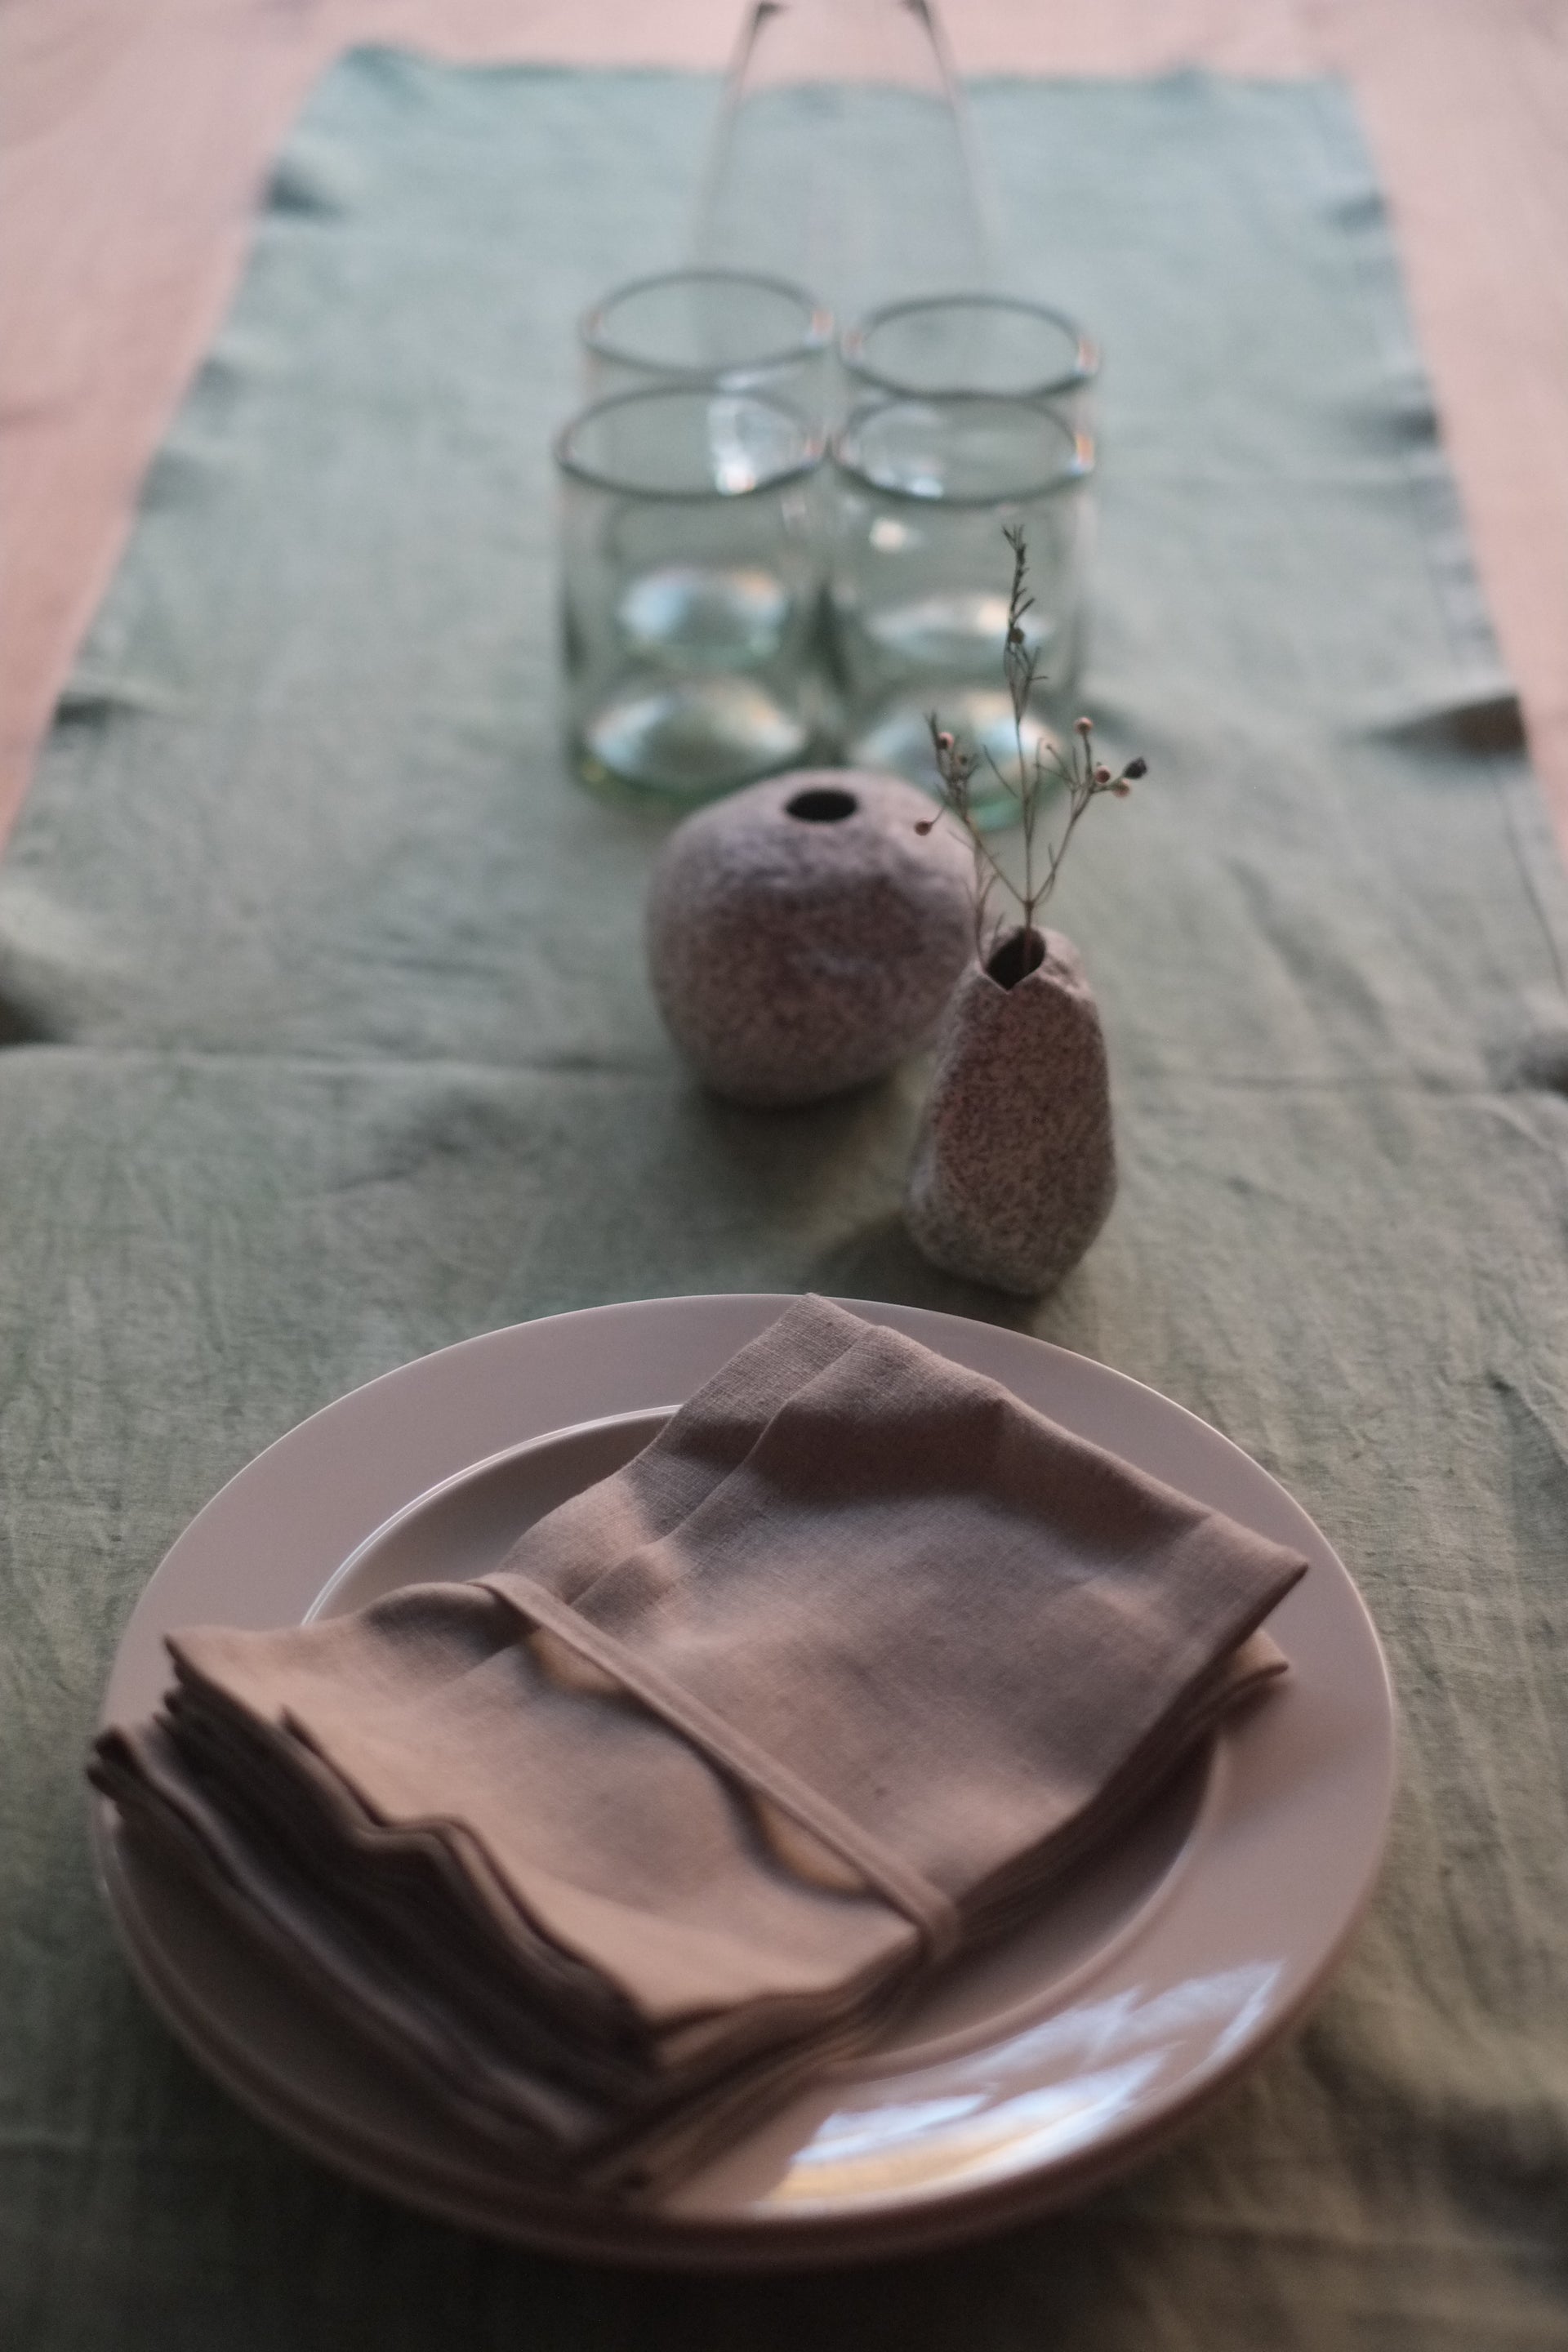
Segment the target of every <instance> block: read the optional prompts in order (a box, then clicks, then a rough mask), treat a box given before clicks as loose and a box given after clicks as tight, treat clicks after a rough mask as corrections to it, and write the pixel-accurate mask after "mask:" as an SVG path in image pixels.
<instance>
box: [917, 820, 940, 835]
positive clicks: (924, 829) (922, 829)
mask: <svg viewBox="0 0 1568 2352" xmlns="http://www.w3.org/2000/svg"><path fill="white" fill-rule="evenodd" d="M934 824H936V819H935V817H934V816H927V817H922V818H921V822H920V823H919V824H917V825H916V827H915V831H916V832H917V833H918V834H921V835H925V834H928V833H930V832H931V828H932V826H933V825H934Z"/></svg>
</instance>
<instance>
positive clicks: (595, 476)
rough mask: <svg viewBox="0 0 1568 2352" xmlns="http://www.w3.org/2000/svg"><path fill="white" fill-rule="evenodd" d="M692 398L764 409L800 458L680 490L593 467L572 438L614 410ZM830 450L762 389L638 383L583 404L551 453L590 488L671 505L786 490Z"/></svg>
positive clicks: (566, 471) (709, 403)
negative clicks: (728, 481)
mask: <svg viewBox="0 0 1568 2352" xmlns="http://www.w3.org/2000/svg"><path fill="white" fill-rule="evenodd" d="M692 401H700V402H701V403H702V404H703V405H704V406H705V407H711V406H712V405H713V404H714V403H715V402H717V401H729V402H731V403H733V404H736V405H740V406H744V407H746V408H750V409H753V410H760V411H762V412H763V413H764V414H765V415H768V416H770V417H776V418H779V419H781V420H782V421H783V422H784V424H786V425H788V426H789V428H790V430H791V432H792V434H793V435H794V436H795V441H796V443H797V444H798V446H799V448H800V453H801V454H800V456H799V457H798V458H797V459H796V460H795V462H794V463H793V464H791V465H787V466H781V467H778V468H777V469H776V470H775V471H774V472H772V473H769V474H766V475H764V476H763V477H762V478H761V479H760V480H757V481H753V482H747V483H744V484H742V485H739V486H737V487H736V488H726V487H725V486H724V485H723V484H722V483H720V482H707V483H699V484H694V485H693V486H691V487H690V488H671V487H668V486H667V485H664V484H661V483H657V482H649V481H646V480H639V479H638V478H637V477H636V475H633V474H626V473H622V472H619V471H617V470H614V469H612V468H610V467H605V466H596V465H594V464H593V463H591V462H590V461H589V460H588V459H587V458H586V457H584V456H583V455H582V454H581V452H580V451H577V450H574V446H573V443H574V439H575V438H576V437H577V436H580V435H581V434H582V433H583V432H584V430H585V428H586V427H588V426H590V425H594V424H595V423H597V422H598V420H599V419H600V418H602V417H604V416H605V415H608V414H609V413H610V412H611V411H613V410H618V409H627V408H634V407H644V408H648V409H651V408H653V407H655V406H656V405H660V404H667V405H669V406H671V407H673V406H674V405H675V404H678V403H680V404H689V403H690V402H692ZM552 454H553V456H554V459H555V463H556V466H557V467H558V469H559V470H560V471H561V472H562V473H563V474H564V475H566V476H567V477H568V478H569V479H570V480H572V481H575V482H582V483H584V485H585V486H586V487H587V488H589V489H595V490H610V491H613V492H615V493H616V495H617V496H619V497H622V498H636V499H667V500H668V501H669V502H670V503H671V504H674V505H680V506H705V505H708V504H709V503H710V502H711V503H718V502H719V501H721V500H724V501H730V500H733V499H748V498H759V497H763V496H765V495H766V493H767V492H769V491H770V490H777V489H782V488H784V486H785V484H786V483H789V482H797V481H801V480H804V479H805V477H806V476H807V475H808V474H814V473H815V472H816V469H817V467H819V466H820V465H821V463H822V460H823V457H824V456H825V455H826V438H825V436H823V434H821V433H820V432H818V431H817V430H816V429H815V428H814V427H813V426H811V425H807V424H806V423H805V420H804V419H803V418H802V417H800V416H798V415H796V414H795V410H794V409H792V408H786V407H785V406H784V404H783V402H782V401H777V400H768V399H766V398H764V396H763V394H761V393H755V392H725V391H724V390H722V389H721V388H720V387H718V386H715V385H704V384H688V383H680V384H652V385H647V386H640V385H639V386H636V387H634V388H633V390H631V391H630V392H614V393H611V394H609V395H608V396H607V397H606V398H605V399H604V400H595V401H591V402H590V403H589V404H588V406H587V407H586V408H580V409H579V410H578V411H577V414H576V415H574V416H572V417H569V418H568V419H567V421H566V423H565V424H564V425H563V426H562V427H561V430H560V431H559V433H557V435H556V436H555V439H554V442H553V444H552Z"/></svg>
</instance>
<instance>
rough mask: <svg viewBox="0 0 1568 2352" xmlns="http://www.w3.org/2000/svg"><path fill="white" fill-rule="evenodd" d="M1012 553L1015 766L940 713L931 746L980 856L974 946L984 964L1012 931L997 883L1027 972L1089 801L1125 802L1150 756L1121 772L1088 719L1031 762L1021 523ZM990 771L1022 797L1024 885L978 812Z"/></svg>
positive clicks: (1045, 744)
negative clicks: (1043, 820)
mask: <svg viewBox="0 0 1568 2352" xmlns="http://www.w3.org/2000/svg"><path fill="white" fill-rule="evenodd" d="M1004 535H1005V539H1006V541H1007V544H1008V546H1009V547H1010V548H1011V549H1012V551H1013V584H1012V588H1011V591H1010V593H1009V595H1008V599H1007V630H1006V635H1005V638H1004V640H1003V646H1002V675H1003V677H1004V678H1005V682H1006V687H1007V694H1008V698H1009V700H1010V702H1011V704H1012V709H1013V743H1014V751H1015V758H1016V770H1015V773H1014V775H1012V776H1008V775H1007V774H1005V772H1004V771H1003V769H1002V768H1001V767H1000V766H999V765H998V763H997V761H995V760H994V758H993V756H992V754H991V751H990V750H989V749H988V748H987V747H984V746H983V747H982V749H981V751H979V752H978V753H976V752H973V751H966V750H965V749H964V748H963V745H962V744H960V743H959V742H958V741H957V740H956V739H955V738H954V737H953V736H952V734H950V733H949V732H948V731H947V730H946V729H944V728H943V727H942V724H941V722H940V720H939V719H938V718H937V715H936V713H935V711H932V712H931V720H930V724H931V751H932V753H933V755H934V757H935V761H936V772H937V775H938V777H939V778H940V780H941V783H942V806H943V808H944V809H945V810H946V811H947V813H948V814H949V815H950V816H952V817H954V818H955V819H956V820H957V822H958V823H959V824H961V825H962V826H963V830H964V832H965V833H966V834H967V835H968V837H969V843H970V848H971V851H972V853H973V860H974V952H975V955H976V957H977V958H978V960H979V961H980V962H981V963H982V964H985V963H988V962H989V961H991V958H992V957H993V956H994V954H995V952H996V950H997V948H998V946H999V945H1000V943H1001V940H1002V939H1003V937H1004V936H1005V934H1004V932H1003V930H1002V929H1001V926H1000V924H998V925H997V926H996V928H995V929H994V930H988V929H987V926H988V922H989V910H990V907H991V900H992V895H993V893H994V891H995V890H996V889H997V888H998V887H1000V888H1001V889H1003V890H1004V891H1005V893H1006V894H1007V896H1008V897H1009V898H1012V899H1013V901H1014V902H1015V904H1016V907H1017V908H1018V913H1019V917H1020V919H1021V926H1022V936H1021V938H1020V940H1019V966H1020V976H1021V975H1022V972H1023V971H1025V970H1026V969H1027V965H1028V948H1029V940H1030V937H1031V935H1032V934H1033V933H1034V931H1035V930H1036V929H1037V920H1036V919H1037V916H1039V915H1040V914H1042V913H1043V911H1044V909H1045V908H1046V906H1047V902H1048V901H1049V898H1050V896H1051V893H1052V891H1053V890H1054V889H1055V888H1056V886H1057V877H1058V875H1059V873H1060V872H1061V868H1062V862H1063V860H1064V858H1065V857H1066V856H1067V852H1068V843H1069V842H1070V841H1071V839H1072V837H1073V835H1074V833H1075V832H1076V831H1077V830H1078V825H1079V820H1080V819H1081V817H1082V816H1083V814H1084V812H1085V811H1086V809H1087V808H1088V807H1089V803H1090V802H1091V801H1095V800H1099V799H1100V796H1101V795H1102V794H1103V793H1114V794H1115V796H1116V798H1117V799H1118V800H1124V799H1125V798H1126V796H1127V794H1128V793H1130V792H1131V789H1132V785H1133V783H1134V782H1135V781H1136V779H1137V778H1138V777H1140V776H1142V775H1146V774H1147V773H1148V761H1145V760H1142V759H1137V760H1129V761H1127V763H1126V765H1125V766H1124V767H1123V768H1122V769H1121V770H1120V772H1118V773H1116V774H1114V775H1113V774H1112V773H1111V771H1110V768H1108V767H1107V766H1106V765H1105V764H1104V763H1103V761H1100V760H1099V759H1098V758H1097V757H1096V754H1095V750H1094V729H1093V726H1092V724H1091V722H1090V721H1089V719H1079V720H1078V721H1077V722H1076V724H1075V726H1074V728H1073V732H1072V740H1071V741H1070V743H1069V745H1068V750H1067V752H1066V754H1065V755H1064V754H1063V751H1062V750H1061V747H1060V746H1059V745H1058V743H1056V742H1055V741H1053V740H1051V739H1050V738H1049V737H1046V738H1044V739H1043V740H1041V741H1039V742H1038V743H1037V745H1036V747H1035V753H1034V757H1033V759H1032V760H1031V759H1030V758H1029V756H1028V753H1027V751H1026V745H1025V736H1024V730H1025V726H1026V721H1027V719H1028V715H1029V707H1030V704H1031V703H1032V701H1033V699H1034V695H1035V689H1036V688H1037V686H1038V685H1039V684H1041V683H1042V680H1041V677H1040V671H1039V656H1038V655H1037V652H1036V650H1035V649H1034V648H1033V647H1032V646H1030V644H1029V642H1028V633H1027V630H1026V627H1025V622H1026V618H1027V615H1028V614H1029V613H1030V612H1032V611H1033V609H1034V604H1035V600H1034V598H1033V597H1032V596H1031V595H1030V594H1029V593H1027V588H1028V577H1029V558H1028V549H1027V546H1026V541H1025V537H1024V531H1023V528H1022V526H1021V525H1018V526H1015V527H1014V528H1012V529H1010V530H1007V531H1006V532H1005V534H1004ZM983 764H984V766H985V767H986V768H988V769H989V770H990V772H991V773H992V774H993V775H994V777H995V779H996V781H997V782H998V783H999V784H1000V785H1001V786H1002V788H1003V790H1004V791H1005V792H1006V793H1009V794H1010V795H1011V797H1012V798H1013V799H1014V800H1016V802H1017V803H1018V824H1019V828H1020V831H1021V834H1022V836H1023V851H1024V880H1023V886H1022V887H1021V888H1020V887H1019V885H1018V884H1017V883H1016V882H1015V881H1014V880H1013V879H1012V877H1011V876H1010V875H1009V874H1008V873H1007V871H1006V869H1005V867H1004V866H1003V865H1002V863H1001V861H1000V860H999V858H998V857H997V856H996V854H995V852H994V850H993V849H992V847H991V845H990V844H989V842H988V841H987V840H986V838H985V836H984V833H983V832H982V831H981V828H980V824H979V821H978V819H977V818H976V816H975V814H974V795H973V781H974V777H975V774H976V772H977V771H978V770H979V769H980V767H981V766H982V765H983ZM1058 788H1059V789H1060V790H1062V791H1063V792H1065V793H1066V795H1067V822H1066V824H1064V825H1063V827H1062V829H1061V832H1060V834H1059V835H1058V838H1057V839H1056V840H1055V841H1054V842H1053V841H1052V840H1051V839H1050V838H1049V836H1048V835H1047V837H1046V838H1045V840H1044V843H1043V848H1044V853H1045V871H1044V873H1043V874H1040V875H1038V877H1037V853H1036V834H1037V827H1038V824H1039V819H1040V812H1041V809H1042V807H1043V806H1044V804H1045V803H1046V801H1047V797H1048V796H1049V795H1051V794H1052V793H1055V792H1056V791H1057V790H1058ZM936 822H937V820H936V819H935V817H928V818H927V819H926V820H925V821H924V823H922V824H920V825H918V826H917V827H916V831H917V832H919V833H930V832H931V828H932V826H933V825H934V824H936Z"/></svg>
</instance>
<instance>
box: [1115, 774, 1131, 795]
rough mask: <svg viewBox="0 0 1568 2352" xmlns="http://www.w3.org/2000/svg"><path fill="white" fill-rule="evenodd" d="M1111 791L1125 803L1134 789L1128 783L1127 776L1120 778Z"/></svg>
mask: <svg viewBox="0 0 1568 2352" xmlns="http://www.w3.org/2000/svg"><path fill="white" fill-rule="evenodd" d="M1110 789H1111V791H1112V792H1113V793H1115V794H1116V797H1117V799H1118V800H1119V801H1124V800H1125V799H1126V798H1127V795H1128V793H1130V792H1131V790H1132V787H1131V784H1130V783H1129V782H1127V779H1126V777H1125V776H1118V778H1117V779H1116V782H1114V783H1113V784H1112V785H1111V787H1110Z"/></svg>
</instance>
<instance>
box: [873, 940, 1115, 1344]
mask: <svg viewBox="0 0 1568 2352" xmlns="http://www.w3.org/2000/svg"><path fill="white" fill-rule="evenodd" d="M1031 939H1032V943H1033V946H1032V952H1033V954H1034V956H1035V957H1037V958H1038V957H1039V934H1038V933H1035V934H1032V935H1031ZM1044 950H1045V952H1044V956H1043V959H1040V960H1039V961H1036V962H1035V964H1034V968H1033V969H1032V970H1026V971H1023V973H1022V977H1015V975H1016V974H1017V973H1018V972H1019V971H1020V968H1021V966H1022V965H1023V964H1024V963H1025V962H1026V961H1028V959H1027V958H1026V957H1025V956H1024V954H1023V952H1022V935H1021V934H1020V933H1019V932H1017V931H1015V932H1013V933H1012V934H1011V935H1010V936H1009V937H1008V938H1007V939H1006V940H1004V941H1003V942H1002V944H1001V946H1000V947H999V948H998V950H997V951H996V952H995V953H994V955H993V956H992V958H991V960H990V961H989V963H988V964H986V965H984V966H982V965H980V964H978V963H976V962H974V961H971V962H970V964H969V967H968V969H967V971H965V972H964V974H963V978H962V979H961V980H960V982H959V983H958V986H957V987H956V989H955V990H954V991H953V994H952V1003H951V1004H950V1005H949V1007H948V1011H947V1017H946V1019H945V1020H944V1022H943V1024H942V1034H941V1039H940V1042H939V1045H938V1048H937V1062H936V1070H935V1074H934V1076H933V1078H932V1081H931V1096H930V1098H929V1100H928V1102H927V1104H926V1110H925V1117H924V1119H923V1121H922V1122H921V1131H920V1136H919V1139H918V1140H917V1142H916V1145H915V1153H914V1159H913V1161H912V1163H911V1166H910V1181H909V1190H908V1192H907V1194H906V1196H905V1202H904V1213H905V1216H906V1218H907V1220H908V1223H909V1227H910V1233H911V1234H913V1235H914V1238H915V1240H916V1241H917V1242H918V1243H919V1244H920V1246H921V1249H922V1250H923V1251H924V1253H925V1255H926V1256H927V1257H929V1258H930V1259H931V1262H932V1264H933V1265H939V1266H941V1267H942V1268H943V1269H944V1270H945V1271H946V1272H947V1273H949V1274H957V1275H962V1276H964V1277H966V1278H967V1279H968V1280H969V1281H971V1282H984V1283H988V1284H990V1286H992V1287H993V1288H994V1289H996V1290H1009V1291H1013V1292H1015V1293H1016V1294H1018V1295H1019V1296H1021V1297H1038V1296H1039V1295H1040V1294H1041V1293H1042V1292H1044V1291H1047V1290H1049V1289H1051V1288H1052V1287H1053V1286H1055V1285H1056V1284H1057V1283H1058V1282H1059V1281H1060V1280H1061V1278H1062V1276H1063V1275H1064V1274H1066V1273H1067V1272H1068V1268H1069V1267H1070V1266H1073V1265H1077V1263H1078V1261H1079V1258H1080V1257H1081V1256H1082V1255H1083V1254H1084V1252H1085V1250H1086V1249H1088V1247H1089V1244H1090V1242H1091V1241H1093V1239H1094V1237H1095V1235H1096V1234H1098V1233H1099V1231H1100V1227H1101V1225H1102V1224H1103V1223H1105V1220H1106V1218H1107V1216H1108V1215H1109V1214H1110V1203H1111V1201H1112V1200H1113V1198H1114V1197H1115V1192H1116V1153H1115V1148H1114V1145H1113V1143H1112V1140H1111V1133H1110V1082H1109V1074H1108V1071H1107V1068H1106V1059H1105V1038H1104V1034H1103V1033H1102V1031H1101V1029H1100V1013H1099V1011H1098V1009H1097V1007H1096V1005H1095V1002H1094V997H1093V995H1092V993H1091V992H1090V990H1089V982H1088V981H1087V980H1086V979H1085V977H1084V971H1083V966H1082V964H1081V963H1080V962H1079V954H1078V950H1077V949H1076V948H1075V947H1074V946H1073V944H1072V941H1071V940H1066V939H1063V938H1062V936H1061V935H1060V933H1059V932H1057V931H1047V932H1046V933H1045V937H1044ZM1007 982H1011V985H1007V984H1006V983H1007Z"/></svg>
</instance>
